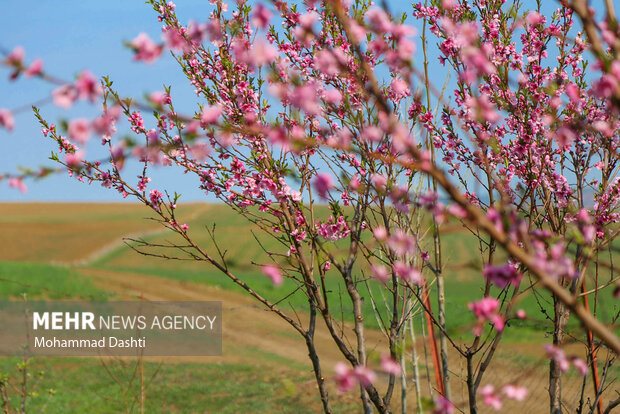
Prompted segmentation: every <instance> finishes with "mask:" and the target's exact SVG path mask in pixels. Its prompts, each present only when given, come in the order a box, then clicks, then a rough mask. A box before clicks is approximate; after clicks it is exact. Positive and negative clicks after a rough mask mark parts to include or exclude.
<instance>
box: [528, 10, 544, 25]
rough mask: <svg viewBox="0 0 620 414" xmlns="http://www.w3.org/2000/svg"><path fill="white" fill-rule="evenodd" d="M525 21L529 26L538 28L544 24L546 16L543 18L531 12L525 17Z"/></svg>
mask: <svg viewBox="0 0 620 414" xmlns="http://www.w3.org/2000/svg"><path fill="white" fill-rule="evenodd" d="M525 21H526V22H527V24H529V25H531V26H538V25H539V24H542V23H544V21H545V18H544V16H541V15H540V14H539V13H537V12H535V11H531V12H529V13H528V15H527V16H526V17H525Z"/></svg>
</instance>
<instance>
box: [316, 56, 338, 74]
mask: <svg viewBox="0 0 620 414" xmlns="http://www.w3.org/2000/svg"><path fill="white" fill-rule="evenodd" d="M314 67H315V68H316V69H317V70H319V71H320V72H322V73H323V74H325V75H327V76H336V75H338V74H339V73H340V65H339V64H338V59H336V57H335V56H334V54H333V53H332V52H331V51H329V50H320V51H318V52H317V54H316V55H315V56H314Z"/></svg>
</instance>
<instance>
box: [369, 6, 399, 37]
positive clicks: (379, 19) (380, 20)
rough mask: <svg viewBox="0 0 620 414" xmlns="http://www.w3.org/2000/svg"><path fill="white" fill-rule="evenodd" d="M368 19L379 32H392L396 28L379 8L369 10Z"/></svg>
mask: <svg viewBox="0 0 620 414" xmlns="http://www.w3.org/2000/svg"><path fill="white" fill-rule="evenodd" d="M366 18H367V19H368V22H369V23H370V25H371V27H372V28H373V29H374V30H375V31H377V32H384V33H387V32H391V31H392V28H393V27H394V24H393V23H392V21H391V20H390V17H389V16H388V15H387V13H386V12H385V11H384V10H383V9H381V8H379V7H372V8H371V9H370V10H368V11H367V12H366Z"/></svg>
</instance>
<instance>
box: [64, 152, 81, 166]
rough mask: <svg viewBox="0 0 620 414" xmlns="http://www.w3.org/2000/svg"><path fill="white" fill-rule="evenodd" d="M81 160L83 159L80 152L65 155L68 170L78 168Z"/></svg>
mask: <svg viewBox="0 0 620 414" xmlns="http://www.w3.org/2000/svg"><path fill="white" fill-rule="evenodd" d="M83 159H84V153H83V152H81V151H76V152H71V153H67V155H65V163H66V164H67V165H68V166H69V167H70V168H76V167H79V166H80V165H81V164H82V160H83Z"/></svg>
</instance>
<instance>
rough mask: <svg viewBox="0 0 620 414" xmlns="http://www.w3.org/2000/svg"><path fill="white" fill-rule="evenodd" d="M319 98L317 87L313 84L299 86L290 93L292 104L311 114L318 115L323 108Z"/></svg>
mask: <svg viewBox="0 0 620 414" xmlns="http://www.w3.org/2000/svg"><path fill="white" fill-rule="evenodd" d="M317 98H318V96H317V90H316V87H315V86H314V85H312V84H305V85H301V86H298V87H296V88H294V89H293V90H292V92H291V93H290V95H289V99H290V102H291V104H292V105H293V106H294V107H296V108H299V109H301V110H303V111H304V112H306V114H308V115H309V116H316V115H319V114H320V113H321V110H322V108H321V105H320V104H319V102H318V100H317Z"/></svg>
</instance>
